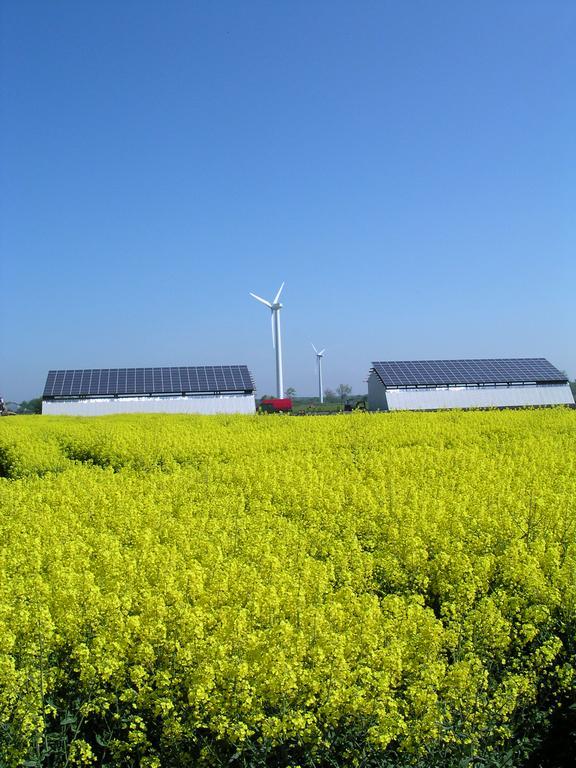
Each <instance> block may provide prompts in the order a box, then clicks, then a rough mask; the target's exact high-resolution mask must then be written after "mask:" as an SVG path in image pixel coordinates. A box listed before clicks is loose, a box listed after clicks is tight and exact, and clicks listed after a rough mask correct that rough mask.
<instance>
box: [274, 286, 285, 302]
mask: <svg viewBox="0 0 576 768" xmlns="http://www.w3.org/2000/svg"><path fill="white" fill-rule="evenodd" d="M282 288H284V283H282V285H281V286H280V288H279V289H278V293H277V294H276V298H275V299H274V304H276V302H277V301H278V299H279V298H280V294H281V293H282Z"/></svg>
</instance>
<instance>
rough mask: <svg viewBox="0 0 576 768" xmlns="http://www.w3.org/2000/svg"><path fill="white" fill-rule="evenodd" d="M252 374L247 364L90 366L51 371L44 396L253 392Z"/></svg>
mask: <svg viewBox="0 0 576 768" xmlns="http://www.w3.org/2000/svg"><path fill="white" fill-rule="evenodd" d="M254 389H255V387H254V381H253V379H252V375H251V373H250V371H249V370H248V368H247V366H245V365H200V366H184V367H176V368H175V367H171V368H87V369H82V370H72V369H69V370H53V371H49V372H48V376H47V378H46V386H45V387H44V394H43V397H44V398H45V399H46V398H54V397H104V396H108V397H114V396H118V395H171V394H178V395H182V394H191V395H200V394H212V393H224V392H228V393H232V392H236V393H237V392H243V393H251V392H253V391H254Z"/></svg>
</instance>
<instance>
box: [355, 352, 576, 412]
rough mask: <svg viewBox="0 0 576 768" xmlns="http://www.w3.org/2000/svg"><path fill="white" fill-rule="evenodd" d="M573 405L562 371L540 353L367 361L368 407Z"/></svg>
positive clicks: (429, 408) (381, 408)
mask: <svg viewBox="0 0 576 768" xmlns="http://www.w3.org/2000/svg"><path fill="white" fill-rule="evenodd" d="M543 405H572V406H573V405H574V397H573V396H572V391H571V389H570V385H569V383H568V379H567V377H566V376H565V375H564V374H563V373H562V372H561V371H559V370H558V369H557V368H555V367H554V366H553V365H551V364H550V363H549V362H548V360H545V359H544V358H520V359H512V360H510V359H507V360H418V361H398V362H376V363H372V368H371V369H370V374H369V376H368V409H369V410H371V411H434V410H438V409H442V408H518V407H522V406H543Z"/></svg>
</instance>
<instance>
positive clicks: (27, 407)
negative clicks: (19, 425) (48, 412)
mask: <svg viewBox="0 0 576 768" xmlns="http://www.w3.org/2000/svg"><path fill="white" fill-rule="evenodd" d="M18 413H42V398H41V397H34V398H32V400H23V401H22V402H21V403H20V407H19V408H18Z"/></svg>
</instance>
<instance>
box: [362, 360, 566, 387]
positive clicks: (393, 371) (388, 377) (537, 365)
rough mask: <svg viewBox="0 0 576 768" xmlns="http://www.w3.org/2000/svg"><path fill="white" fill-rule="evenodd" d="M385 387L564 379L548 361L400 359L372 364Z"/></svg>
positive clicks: (554, 381) (547, 382)
mask: <svg viewBox="0 0 576 768" xmlns="http://www.w3.org/2000/svg"><path fill="white" fill-rule="evenodd" d="M372 366H373V369H374V371H375V372H376V374H377V375H378V377H379V378H380V380H381V381H382V383H383V384H384V385H385V386H386V387H417V386H446V385H449V384H512V383H521V382H537V383H542V384H551V383H559V382H566V381H567V380H568V379H567V378H566V376H565V375H564V374H563V373H561V372H560V371H559V370H558V369H557V368H555V367H554V366H553V365H552V364H551V363H549V362H548V360H545V359H544V358H543V357H541V358H519V359H504V360H403V361H395V362H376V363H372Z"/></svg>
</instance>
